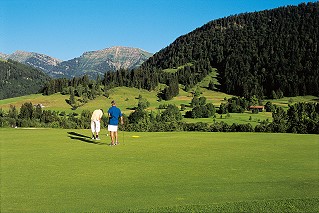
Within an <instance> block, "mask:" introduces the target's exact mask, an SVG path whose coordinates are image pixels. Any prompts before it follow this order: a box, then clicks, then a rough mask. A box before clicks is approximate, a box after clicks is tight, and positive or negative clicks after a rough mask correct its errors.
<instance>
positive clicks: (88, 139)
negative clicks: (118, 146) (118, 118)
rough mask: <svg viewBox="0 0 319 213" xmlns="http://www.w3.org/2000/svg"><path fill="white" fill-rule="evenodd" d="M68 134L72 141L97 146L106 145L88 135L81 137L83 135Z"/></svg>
mask: <svg viewBox="0 0 319 213" xmlns="http://www.w3.org/2000/svg"><path fill="white" fill-rule="evenodd" d="M68 134H69V138H71V139H72V140H79V141H82V142H85V143H92V144H97V145H104V144H105V143H101V142H98V141H95V140H93V139H91V137H89V136H87V135H81V134H79V133H76V132H68Z"/></svg>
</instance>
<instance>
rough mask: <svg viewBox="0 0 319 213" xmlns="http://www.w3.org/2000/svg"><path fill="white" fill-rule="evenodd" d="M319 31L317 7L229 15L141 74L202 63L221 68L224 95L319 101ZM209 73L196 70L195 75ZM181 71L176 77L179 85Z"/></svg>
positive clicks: (183, 41)
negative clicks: (305, 97) (304, 97)
mask: <svg viewBox="0 0 319 213" xmlns="http://www.w3.org/2000/svg"><path fill="white" fill-rule="evenodd" d="M318 26H319V2H316V3H308V4H300V5H298V6H287V7H280V8H277V9H273V10H265V11H260V12H254V13H245V14H239V15H234V16H229V17H226V18H222V19H218V20H214V21H211V22H209V23H207V24H205V25H203V26H202V27H199V28H197V29H195V30H194V31H192V32H190V33H188V34H186V35H183V36H181V37H179V38H177V39H176V40H175V41H174V42H173V43H172V44H170V45H169V46H168V47H166V48H164V49H162V50H161V51H159V52H158V53H156V54H154V56H153V57H151V58H150V59H149V60H147V61H146V62H145V63H143V65H142V67H141V69H142V70H143V69H146V70H155V69H162V70H163V69H170V68H175V67H179V66H182V65H185V64H187V63H192V64H195V65H196V63H199V64H205V66H206V67H213V68H217V69H218V77H219V83H220V84H221V86H220V90H221V91H223V92H226V93H229V94H234V95H239V96H245V97H251V96H252V95H256V96H258V97H261V98H262V97H265V96H266V97H270V98H277V97H279V98H280V97H282V96H283V95H284V96H297V95H307V94H308V95H316V96H318V95H319V84H318V82H319V51H318V47H319V28H318ZM206 64H207V65H206ZM206 69H207V68H205V67H202V68H201V67H199V66H197V67H195V68H194V69H193V72H196V73H198V74H201V73H203V72H207V71H206ZM182 71H183V72H180V73H176V75H178V78H179V79H178V80H179V83H183V78H184V77H185V70H182ZM161 83H166V82H161ZM186 83H187V82H186ZM191 83H192V82H189V83H188V84H191Z"/></svg>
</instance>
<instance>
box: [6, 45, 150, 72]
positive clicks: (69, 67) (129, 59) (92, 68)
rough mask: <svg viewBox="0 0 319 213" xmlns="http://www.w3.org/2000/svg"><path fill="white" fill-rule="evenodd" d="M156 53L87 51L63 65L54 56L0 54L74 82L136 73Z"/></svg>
mask: <svg viewBox="0 0 319 213" xmlns="http://www.w3.org/2000/svg"><path fill="white" fill-rule="evenodd" d="M150 56H152V53H149V52H147V51H144V50H142V49H140V48H133V47H123V46H113V47H109V48H104V49H101V50H95V51H87V52H84V53H83V54H82V55H81V56H79V57H75V58H73V59H70V60H66V61H62V60H60V59H57V58H53V57H51V56H48V55H45V54H41V53H35V52H26V51H22V50H17V51H15V52H14V53H12V54H4V53H0V58H3V59H6V60H7V59H11V60H15V61H18V62H20V63H23V64H26V65H30V66H32V67H34V68H37V69H40V70H42V71H43V72H44V73H46V74H48V75H49V76H51V77H53V78H59V77H65V78H73V77H79V76H82V75H84V74H87V75H88V76H89V77H91V78H95V77H96V76H97V75H104V73H105V72H107V71H116V70H118V69H134V68H136V67H138V66H140V65H141V64H142V63H143V62H144V61H145V60H147V59H148V58H149V57H150Z"/></svg>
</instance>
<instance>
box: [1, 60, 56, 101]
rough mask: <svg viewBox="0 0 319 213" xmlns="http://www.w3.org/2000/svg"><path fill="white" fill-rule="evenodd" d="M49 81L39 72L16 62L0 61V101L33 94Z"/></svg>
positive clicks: (46, 76) (47, 77)
mask: <svg viewBox="0 0 319 213" xmlns="http://www.w3.org/2000/svg"><path fill="white" fill-rule="evenodd" d="M49 79H50V77H49V76H48V75H46V74H45V73H43V72H42V71H40V70H37V69H35V68H32V67H30V66H27V65H24V64H21V63H19V62H16V61H12V60H10V59H9V60H8V61H1V60H0V99H6V98H12V97H18V96H23V95H28V94H34V93H37V92H39V91H40V90H42V89H43V87H44V85H45V83H46V82H47V81H48V80H49Z"/></svg>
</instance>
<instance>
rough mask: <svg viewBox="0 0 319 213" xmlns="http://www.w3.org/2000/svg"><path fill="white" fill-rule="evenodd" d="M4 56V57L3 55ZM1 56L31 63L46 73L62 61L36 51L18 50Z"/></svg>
mask: <svg viewBox="0 0 319 213" xmlns="http://www.w3.org/2000/svg"><path fill="white" fill-rule="evenodd" d="M3 56H4V57H3ZM0 57H1V58H4V59H11V60H14V61H17V62H20V63H22V64H26V65H30V66H32V67H34V68H37V69H40V70H42V71H43V72H45V73H49V71H50V70H52V69H53V68H54V67H55V66H57V65H58V64H59V63H61V62H62V61H61V60H59V59H56V58H52V57H50V56H47V55H44V54H39V53H34V52H25V51H21V50H18V51H16V52H14V53H13V54H10V55H5V54H2V55H1V54H0Z"/></svg>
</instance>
